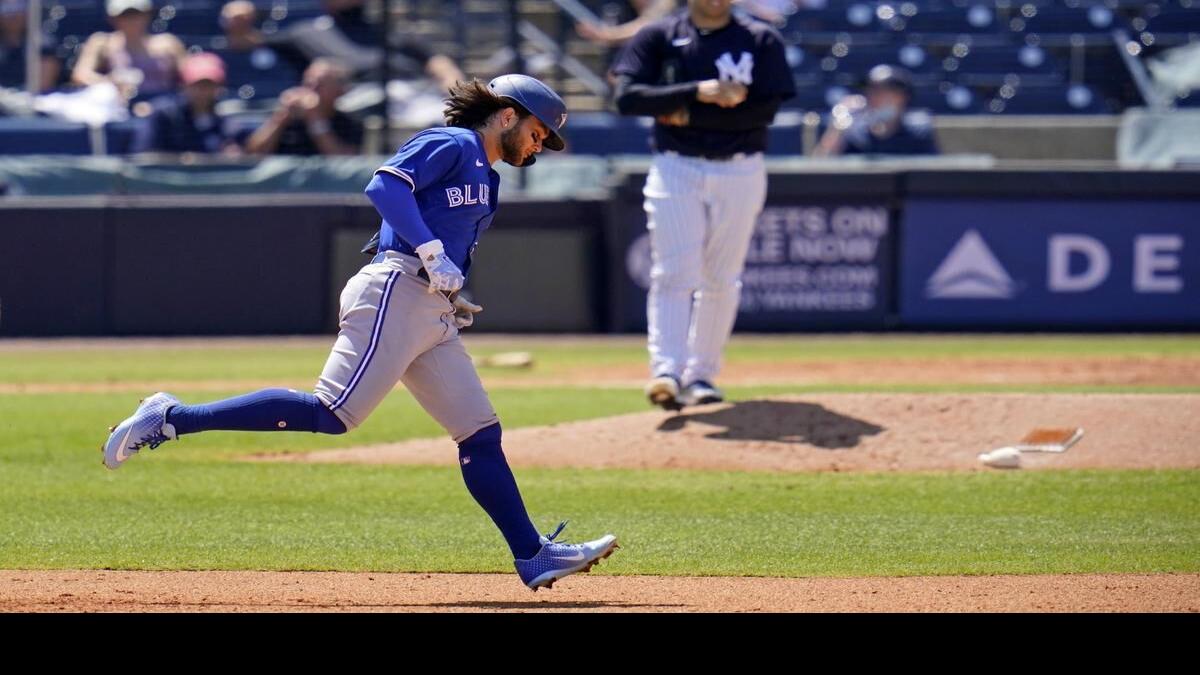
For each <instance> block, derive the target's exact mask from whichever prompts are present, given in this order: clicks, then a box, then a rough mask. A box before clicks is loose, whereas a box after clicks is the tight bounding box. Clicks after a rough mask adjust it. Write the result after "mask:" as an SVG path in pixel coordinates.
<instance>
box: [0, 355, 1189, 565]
mask: <svg viewBox="0 0 1200 675" xmlns="http://www.w3.org/2000/svg"><path fill="white" fill-rule="evenodd" d="M510 349H532V350H533V351H534V352H535V355H536V356H537V359H538V364H539V365H538V367H537V368H536V369H535V370H534V371H533V372H531V373H529V374H528V375H527V376H528V378H529V379H530V383H526V384H525V385H523V386H522V387H520V388H495V389H493V390H492V391H491V393H492V395H493V402H494V403H495V405H496V407H497V410H498V411H499V412H500V414H501V418H502V419H503V420H504V421H505V425H506V427H507V428H510V429H511V428H516V427H521V426H528V425H535V424H547V423H554V422H564V421H570V420H577V419H587V418H597V417H604V416H608V415H613V414H619V413H626V412H636V411H641V410H645V409H646V408H645V406H644V403H643V401H642V399H641V397H640V394H639V392H637V391H633V390H630V391H626V390H622V389H590V388H581V387H580V388H569V387H561V386H560V387H545V388H541V387H537V386H536V384H537V378H538V377H539V376H541V375H544V374H548V375H552V374H554V373H556V372H560V371H561V370H562V369H567V368H570V367H571V366H572V364H576V363H579V362H581V361H586V362H587V363H591V364H594V365H604V364H627V363H640V362H641V359H642V358H643V351H642V348H641V346H640V344H638V343H637V342H636V341H635V340H616V341H613V342H612V343H611V344H607V343H592V342H588V343H585V344H582V345H570V346H567V345H562V344H558V343H555V342H552V341H537V340H532V341H522V340H519V339H514V340H513V341H512V342H511V343H504V342H500V341H495V340H486V341H481V344H480V347H479V348H473V350H472V351H473V352H475V353H479V354H484V353H491V352H497V351H505V350H510ZM1084 354H1086V355H1091V356H1097V357H1105V356H1114V357H1128V356H1162V357H1178V358H1186V359H1194V358H1200V338H1196V337H1187V336H1185V337H1178V336H1172V337H1167V336H1164V337H1125V336H1122V337H1110V336H1105V337H1089V338H1076V337H1069V336H1063V337H1044V338H1042V337H1021V336H1013V337H954V338H946V337H936V338H912V337H910V338H870V337H830V338H803V339H786V338H771V339H739V340H736V341H735V343H734V344H733V345H732V348H731V350H730V352H729V362H730V366H731V367H735V366H736V364H737V363H739V362H743V361H745V362H749V361H763V360H768V361H796V360H804V359H826V360H830V359H847V360H851V359H852V360H856V361H858V360H862V361H869V360H872V359H895V358H898V359H903V358H929V357H931V356H941V357H945V358H957V357H985V356H986V357H988V358H997V359H1004V358H1014V359H1016V358H1021V359H1029V358H1039V357H1061V356H1063V355H1084ZM324 357H325V349H324V348H322V347H320V346H315V345H313V344H311V343H299V344H295V343H287V342H284V343H281V344H280V345H272V344H271V343H269V342H268V343H260V344H253V345H250V346H242V347H220V348H213V349H204V348H192V347H189V348H166V349H152V350H151V349H131V348H128V347H125V346H122V343H119V342H114V343H107V344H106V345H105V346H103V347H96V348H88V349H81V350H77V351H62V350H55V349H38V350H23V349H9V350H5V349H0V385H6V384H8V385H14V384H41V383H104V382H121V381H123V380H127V381H139V382H153V381H171V382H186V381H203V380H239V379H244V380H256V381H264V380H271V379H273V378H278V379H280V380H286V381H292V380H311V379H312V378H313V377H314V376H315V374H316V372H317V371H318V370H319V368H320V366H321V364H322V363H323V361H324ZM233 384H236V383H233ZM233 384H231V386H233ZM530 385H533V386H530ZM1014 389H1020V388H1014V387H1012V386H1006V387H988V386H978V387H974V386H972V387H961V386H949V385H947V386H944V387H943V386H937V385H928V386H924V387H921V388H903V387H900V388H897V387H887V388H884V387H869V386H868V387H863V386H855V387H841V386H838V385H830V386H827V387H811V386H809V387H787V386H773V387H769V388H753V389H751V388H733V389H730V390H729V394H730V396H731V398H734V399H740V400H747V399H752V398H755V397H759V396H763V395H767V394H778V393H788V392H800V393H802V392H806V391H815V390H820V391H838V390H854V391H864V390H866V391H872V390H874V391H895V390H909V391H922V390H928V391H968V390H977V391H1012V390H1014ZM1051 389H1057V390H1069V391H1090V390H1096V391H1119V390H1121V389H1119V388H1114V387H1111V386H1109V387H1102V388H1089V387H1084V386H1072V387H1066V388H1051ZM1159 389H1161V388H1155V387H1137V388H1129V389H1127V390H1128V391H1138V392H1143V391H1154V390H1159ZM1044 390H1045V389H1038V391H1044ZM1171 390H1174V391H1180V390H1182V391H1190V392H1200V383H1198V385H1197V387H1196V388H1182V389H1181V388H1179V387H1176V388H1173V389H1171ZM147 393H149V392H147ZM173 393H176V394H178V395H180V396H181V397H182V398H183V399H184V400H186V401H203V400H213V399H216V398H221V397H222V396H224V395H227V394H233V393H240V390H238V389H231V391H229V392H212V391H205V392H195V391H188V390H187V389H186V388H182V389H178V390H175V391H174V392H173ZM137 398H138V396H137V395H136V394H129V393H40V394H28V395H27V394H16V393H9V394H0V568H4V569H14V568H16V569H42V568H116V569H268V570H276V569H278V570H296V569H302V570H312V569H328V570H378V571H474V572H484V571H506V570H510V569H511V560H510V559H509V557H508V556H507V554H506V550H505V548H504V546H503V543H502V540H501V539H500V537H499V535H498V534H497V533H496V532H495V530H494V529H493V528H492V526H491V524H490V522H489V521H488V520H487V519H486V517H485V516H484V514H483V513H482V511H480V510H479V509H478V507H477V506H476V505H475V504H474V502H473V501H471V499H470V497H469V495H468V494H467V493H466V490H465V489H464V488H463V486H462V483H461V480H460V478H459V474H458V469H457V468H456V465H455V462H454V458H453V457H449V456H448V457H447V458H446V462H445V464H444V465H442V466H436V467H400V466H385V467H380V466H361V465H344V466H338V465H291V464H271V465H267V464H249V463H242V462H236V461H233V458H234V457H235V456H236V455H238V454H244V453H249V452H258V451H263V450H271V451H300V450H314V449H319V448H332V447H344V446H350V445H364V444H371V443H381V442H390V441H396V440H403V439H408V438H419V437H431V436H437V435H439V434H440V430H439V429H438V428H437V427H436V425H435V424H434V423H433V422H432V421H431V420H429V419H428V418H427V417H426V416H425V414H424V413H423V412H422V411H421V410H420V409H419V408H418V407H417V406H416V404H415V403H414V402H413V401H412V399H411V398H410V397H409V396H408V395H407V394H405V393H404V392H396V393H395V394H393V395H392V396H391V397H389V399H388V400H387V401H386V402H385V403H384V405H383V406H382V407H381V408H380V409H379V410H378V411H377V412H376V413H375V415H374V416H373V417H372V418H371V419H370V420H368V422H367V423H366V424H365V425H364V426H363V427H361V428H360V429H358V430H356V431H355V432H354V433H352V434H348V435H345V436H340V437H325V436H317V435H314V434H294V433H279V434H245V433H228V432H217V433H211V434H203V435H197V436H190V437H187V438H185V439H183V440H182V441H180V442H176V443H169V444H167V445H165V446H163V448H161V449H160V450H158V451H154V452H150V453H146V454H144V455H142V456H139V457H137V458H136V459H135V460H133V461H132V462H130V463H129V465H127V466H126V467H124V468H122V469H121V470H120V471H117V472H109V471H107V470H106V469H104V468H103V467H101V465H100V454H99V452H98V451H97V448H98V447H99V445H100V444H101V443H102V442H103V440H104V438H105V436H106V428H107V426H108V425H109V424H112V423H114V422H116V421H118V420H119V419H121V418H122V417H124V416H125V415H127V414H128V413H129V412H130V411H131V410H132V407H133V405H134V404H135V402H136V400H137ZM1197 402H1198V403H1200V396H1197ZM517 473H518V480H519V481H520V483H521V486H522V489H523V492H524V494H525V497H526V501H527V503H528V505H529V508H530V511H531V513H532V514H533V516H534V518H535V521H536V522H537V524H538V525H539V526H540V527H543V528H545V529H550V528H551V527H553V526H554V525H555V524H556V523H557V521H558V520H559V519H560V518H566V517H569V518H571V520H572V524H571V526H570V527H569V528H568V529H567V531H566V535H565V536H567V537H574V538H579V537H582V536H594V535H597V534H599V533H601V532H602V531H607V530H611V531H613V532H616V533H617V534H619V535H620V537H621V539H622V542H623V546H624V548H623V550H622V552H621V553H620V555H617V556H614V557H613V558H612V559H611V561H610V562H611V564H606V565H605V566H604V567H603V568H600V570H599V571H602V572H603V573H613V574H695V575H770V576H824V575H827V576H856V575H916V574H998V573H1081V572H1197V571H1200V507H1198V506H1197V505H1200V472H1197V471H1188V470H1174V471H1055V472H1049V471H1042V472H1027V473H1021V472H1011V473H1000V472H994V473H968V474H963V473H957V474H951V473H921V474H837V473H822V474H791V475H772V474H763V473H716V472H694V471H627V470H605V471H595V470H547V469H539V470H519V471H518V472H517Z"/></svg>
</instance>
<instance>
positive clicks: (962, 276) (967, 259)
mask: <svg viewBox="0 0 1200 675" xmlns="http://www.w3.org/2000/svg"><path fill="white" fill-rule="evenodd" d="M1020 290H1021V288H1020V285H1019V284H1017V283H1016V282H1015V281H1013V278H1012V277H1011V276H1009V274H1008V271H1007V270H1005V269H1004V266H1003V265H1001V264H1000V260H999V259H997V258H996V255H995V254H994V253H992V250H991V249H990V248H988V245H987V242H985V241H984V240H983V235H981V234H979V231H978V230H967V231H966V233H965V234H963V236H962V238H960V239H959V240H958V243H956V244H955V245H954V247H953V248H951V249H950V253H948V254H947V255H946V258H945V260H943V261H942V264H940V265H938V267H937V269H936V270H934V272H933V275H932V276H930V277H929V280H928V281H926V282H925V297H927V298H931V299H938V300H941V299H955V298H959V299H962V298H966V299H972V300H988V299H991V300H1010V299H1012V298H1013V296H1015V295H1016V294H1017V293H1018V292H1020Z"/></svg>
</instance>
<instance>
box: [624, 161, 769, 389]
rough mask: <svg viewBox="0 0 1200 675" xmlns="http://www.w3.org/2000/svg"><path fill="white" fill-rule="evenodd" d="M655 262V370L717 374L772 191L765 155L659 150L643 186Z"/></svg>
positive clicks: (651, 314)
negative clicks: (712, 156)
mask: <svg viewBox="0 0 1200 675" xmlns="http://www.w3.org/2000/svg"><path fill="white" fill-rule="evenodd" d="M642 195H643V196H644V197H645V201H644V203H643V204H644V207H645V210H646V216H647V227H648V229H649V230H650V245H651V252H652V258H653V267H651V270H650V294H649V296H648V297H647V301H646V318H647V321H648V324H649V331H648V347H649V351H650V371H651V374H652V375H656V376H657V375H663V374H670V375H674V376H676V377H678V378H680V380H682V382H683V383H684V384H685V385H686V384H688V383H691V382H694V381H696V380H710V381H711V380H712V379H714V378H715V377H716V375H717V373H718V372H719V371H720V368H721V352H722V350H723V349H724V347H725V343H726V342H728V340H729V335H730V333H731V332H732V331H733V322H734V319H735V318H736V316H737V307H738V299H739V295H740V292H741V287H742V284H741V280H740V277H741V274H742V268H743V266H744V265H745V262H746V251H747V249H748V248H749V246H750V237H751V235H752V234H753V232H754V224H755V222H756V220H757V218H758V214H759V213H760V212H761V211H762V208H763V205H764V203H765V202H766V196H767V173H766V165H765V163H764V162H763V156H762V155H761V154H753V155H749V156H745V157H739V158H735V159H732V160H729V161H714V160H707V159H702V158H696V157H685V156H682V155H678V154H675V153H658V154H655V155H654V164H653V166H651V168H650V173H649V175H648V176H647V177H646V186H645V188H644V189H643V191H642Z"/></svg>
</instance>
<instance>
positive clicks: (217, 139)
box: [132, 52, 240, 155]
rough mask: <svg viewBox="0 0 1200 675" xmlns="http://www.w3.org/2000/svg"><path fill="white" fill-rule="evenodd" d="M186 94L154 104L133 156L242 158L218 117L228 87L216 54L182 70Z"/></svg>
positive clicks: (194, 59) (189, 61) (188, 62)
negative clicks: (193, 154) (175, 154)
mask: <svg viewBox="0 0 1200 675" xmlns="http://www.w3.org/2000/svg"><path fill="white" fill-rule="evenodd" d="M179 76H180V79H182V80H183V91H181V92H179V93H178V94H172V95H170V96H165V97H162V98H159V99H155V101H154V111H153V112H152V113H151V114H150V116H149V117H148V118H147V119H146V121H145V124H144V126H143V127H142V129H141V131H140V133H139V134H138V136H137V138H136V139H135V140H134V144H133V150H132V151H133V152H199V153H218V152H220V153H224V154H227V155H237V154H240V150H239V148H238V145H237V143H236V142H235V140H234V138H233V137H232V135H230V133H229V132H228V130H227V129H226V126H225V121H224V120H223V119H222V118H221V116H220V115H218V114H217V110H216V108H217V99H218V98H219V97H220V96H221V91H222V87H223V86H224V84H225V64H224V63H222V62H221V58H220V57H219V56H217V55H216V54H212V53H207V52H204V53H200V54H193V55H191V56H189V57H187V58H186V59H184V61H183V65H181V66H180V67H179Z"/></svg>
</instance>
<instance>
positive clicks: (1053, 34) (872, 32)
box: [0, 0, 1200, 154]
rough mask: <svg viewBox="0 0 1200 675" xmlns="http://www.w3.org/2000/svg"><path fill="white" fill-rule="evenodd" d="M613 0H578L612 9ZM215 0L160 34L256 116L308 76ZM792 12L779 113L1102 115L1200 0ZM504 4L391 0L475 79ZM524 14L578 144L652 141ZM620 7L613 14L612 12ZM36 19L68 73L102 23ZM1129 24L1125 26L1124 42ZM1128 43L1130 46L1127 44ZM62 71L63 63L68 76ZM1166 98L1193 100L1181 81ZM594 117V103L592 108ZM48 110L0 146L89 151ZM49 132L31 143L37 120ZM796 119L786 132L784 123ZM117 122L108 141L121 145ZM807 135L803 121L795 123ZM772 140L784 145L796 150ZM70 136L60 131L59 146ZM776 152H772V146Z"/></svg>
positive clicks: (503, 18)
mask: <svg viewBox="0 0 1200 675" xmlns="http://www.w3.org/2000/svg"><path fill="white" fill-rule="evenodd" d="M607 1H608V0H586V1H585V2H583V3H582V4H583V5H585V6H587V7H589V8H590V9H591V10H593V11H594V12H596V13H597V14H598V15H604V13H605V4H606V2H607ZM221 4H222V3H221V2H220V0H159V2H157V3H156V14H155V18H154V21H153V23H152V26H151V30H152V31H153V32H162V31H170V32H172V33H174V34H176V35H179V36H180V37H181V38H182V39H183V40H184V42H185V43H186V44H187V45H188V48H189V50H191V51H199V50H206V51H214V52H216V53H217V54H218V55H220V56H221V57H222V59H224V61H225V63H226V65H227V70H228V86H227V89H228V94H227V95H228V97H229V98H230V99H231V100H233V101H236V102H238V106H237V111H238V112H239V113H242V114H245V115H247V117H246V118H245V119H246V122H245V123H246V124H247V125H251V124H253V123H255V122H256V120H257V119H258V118H255V117H254V116H253V112H254V111H265V110H269V109H270V108H271V106H272V105H273V101H274V99H275V97H277V96H278V95H279V94H280V92H282V91H283V90H285V89H287V88H288V87H290V86H293V85H294V84H295V83H296V82H297V81H298V79H299V72H297V70H296V68H295V67H294V66H292V65H290V64H289V63H287V62H286V61H285V60H284V59H281V58H279V55H278V54H276V53H275V52H274V51H272V50H271V49H269V48H267V47H263V48H261V49H255V50H252V51H241V52H235V51H233V50H230V49H228V48H227V46H226V45H225V42H224V37H223V35H222V27H221V24H220V21H219V14H220V9H221ZM254 4H255V6H256V7H258V9H259V11H260V21H261V30H262V32H263V33H264V34H268V35H270V34H273V33H276V32H277V31H280V30H282V29H285V28H286V27H287V26H289V25H291V24H292V23H294V22H297V21H301V20H312V19H314V18H316V17H319V16H321V14H322V12H323V10H322V5H321V2H320V0H254ZM796 4H797V5H801V4H803V5H804V8H798V9H796V10H795V11H794V12H792V13H790V14H788V15H787V16H786V17H785V18H784V19H783V20H782V21H781V22H780V23H779V26H778V27H779V30H780V32H781V34H782V35H783V36H784V38H785V40H786V42H787V43H788V57H789V62H790V63H791V65H792V67H793V71H794V76H795V78H796V82H797V85H798V89H799V95H798V96H797V97H796V98H795V99H793V100H791V101H789V102H787V104H786V105H785V109H786V110H789V111H795V112H797V113H801V114H803V113H817V114H821V115H824V114H826V113H827V112H828V109H829V107H830V105H832V104H833V103H835V102H836V101H837V100H839V99H840V98H841V97H842V96H844V95H845V94H846V93H848V92H850V91H853V90H854V89H855V88H856V87H857V86H858V85H859V84H860V83H861V81H862V78H863V76H864V75H865V73H866V72H867V71H868V70H869V69H870V68H871V67H872V66H874V65H877V64H880V63H892V64H896V65H902V66H904V67H905V68H907V69H908V70H909V71H910V72H911V73H912V75H913V83H914V107H916V108H926V109H928V110H929V111H931V112H932V113H934V114H935V115H954V116H964V115H966V116H969V115H1096V114H1119V113H1121V112H1123V111H1125V110H1127V109H1129V108H1131V107H1140V106H1145V105H1147V104H1148V103H1149V102H1148V101H1146V100H1144V98H1143V95H1142V88H1140V87H1139V86H1138V83H1137V81H1136V77H1137V76H1136V74H1135V73H1133V72H1131V66H1130V64H1129V58H1130V57H1132V59H1133V61H1134V62H1135V63H1138V62H1144V61H1145V60H1147V59H1150V58H1153V57H1154V56H1155V55H1156V54H1158V53H1160V52H1161V51H1162V50H1164V49H1168V48H1171V47H1176V46H1180V45H1186V44H1191V43H1195V42H1198V41H1200V0H899V1H897V0H824V1H823V2H822V1H820V0H816V1H813V0H810V1H809V2H805V3H796ZM508 5H509V3H508V2H505V1H504V0H444V1H433V0H393V2H392V3H391V6H392V7H393V10H394V11H395V14H394V15H393V24H392V26H393V30H400V31H407V32H411V33H412V34H414V35H417V36H419V37H420V38H422V39H423V40H426V41H428V42H429V43H430V44H433V45H436V46H437V48H438V49H439V50H441V52H442V53H447V54H451V55H452V56H454V57H455V58H456V59H458V60H459V62H460V63H461V64H462V67H463V70H464V71H465V72H467V73H469V74H471V75H475V76H479V77H489V76H491V75H494V74H496V73H498V72H501V71H505V70H510V69H511V68H512V67H513V65H514V57H515V56H516V55H515V54H514V53H513V51H512V49H511V48H510V46H509V44H508V41H509V36H510V34H511V32H512V31H511V30H510V29H509V26H508V19H509V9H508ZM518 6H519V9H520V20H521V21H522V22H523V24H528V27H530V28H531V30H532V31H535V32H536V33H540V34H541V35H544V36H548V37H549V38H550V39H551V43H552V46H553V45H557V46H556V47H554V49H550V50H549V51H548V50H547V48H546V47H545V46H544V45H542V46H539V43H538V42H537V41H536V40H531V39H529V38H528V35H530V34H533V33H529V32H524V33H522V34H523V35H526V36H527V37H526V40H525V44H524V45H523V46H522V48H521V50H520V53H519V55H520V56H521V58H522V61H523V63H524V64H525V66H526V70H527V71H528V72H531V73H532V74H534V75H537V76H539V77H542V78H544V79H546V80H548V81H550V82H551V83H552V84H554V85H555V86H556V87H557V88H559V90H560V91H563V92H564V93H565V95H566V98H567V100H568V103H569V105H570V106H571V108H572V110H578V111H580V113H584V112H587V113H589V115H588V116H584V115H582V114H580V115H578V116H576V117H573V120H572V127H573V129H572V131H573V138H574V139H575V140H574V143H573V150H574V151H575V152H580V153H585V154H586V153H594V154H613V153H618V152H643V151H644V149H645V129H644V127H643V126H642V125H638V124H631V123H629V122H627V121H621V120H618V119H616V118H615V117H610V115H609V112H608V110H609V109H608V108H607V105H608V104H607V101H606V99H605V92H604V91H602V90H598V89H597V87H596V86H595V84H594V83H591V84H590V83H589V81H588V78H585V77H582V76H581V74H580V73H578V72H577V71H572V70H571V69H569V68H567V67H565V66H564V61H565V60H568V59H570V60H574V61H575V62H578V63H581V64H584V65H585V66H586V67H587V68H588V69H590V71H591V73H592V74H593V76H594V79H595V80H596V81H602V80H603V73H604V72H605V69H606V66H607V63H606V62H605V59H606V58H608V52H607V50H606V49H603V48H599V47H597V46H596V45H593V44H589V43H587V42H586V41H585V40H582V39H580V38H579V36H577V35H576V34H575V33H574V30H573V25H574V19H573V18H572V17H571V16H570V15H569V14H568V13H566V12H564V11H563V10H562V9H561V8H560V7H559V6H558V5H557V4H556V3H555V2H554V1H553V0H522V2H520V3H518ZM609 13H610V14H611V12H609ZM42 25H43V29H44V31H45V32H46V33H47V34H48V35H49V36H51V39H52V40H53V41H54V43H55V44H56V45H57V50H58V51H57V53H58V55H59V56H60V57H61V58H62V59H63V61H64V68H63V72H64V74H65V73H69V72H70V70H71V67H72V66H73V65H74V59H75V58H76V57H77V55H78V51H79V47H80V45H81V44H82V42H83V41H84V40H86V38H87V36H88V35H89V34H90V33H92V32H93V31H96V30H106V29H108V23H107V20H106V17H105V15H104V9H103V2H102V0H46V2H45V3H44V5H43V22H42ZM1122 35H1124V36H1126V37H1125V38H1124V40H1123V39H1122V37H1121V36H1122ZM1123 52H1124V53H1123ZM64 77H65V75H64ZM1173 103H1174V104H1176V105H1179V106H1180V107H1187V106H1195V105H1198V104H1200V94H1191V95H1189V94H1188V93H1187V92H1183V93H1181V94H1179V95H1178V96H1177V97H1176V98H1175V99H1174V100H1173ZM592 113H594V114H592ZM56 124H58V123H56V122H54V121H53V120H47V119H41V120H37V121H29V120H26V121H15V120H11V119H7V120H4V121H2V122H0V151H3V152H4V153H9V154H19V153H21V152H28V151H30V149H31V148H32V149H35V150H36V149H39V148H40V149H41V151H43V152H63V153H91V152H96V151H97V147H96V146H97V145H98V144H97V143H87V142H84V143H81V142H80V139H81V138H83V137H86V134H85V135H84V136H81V135H80V132H79V129H78V125H75V124H69V123H62V124H61V133H57V132H54V131H52V130H54V129H57V128H58V127H56V126H55V125H56ZM34 128H36V129H39V130H41V131H40V133H43V134H45V136H44V142H42V143H40V144H39V143H35V144H33V145H30V144H29V143H28V142H27V135H28V134H29V133H30V129H34ZM792 131H793V130H789V131H788V134H791V133H792ZM122 133H123V132H113V133H112V134H109V135H110V136H113V139H111V140H110V142H106V143H103V145H104V149H105V150H106V151H107V152H109V153H113V152H119V151H120V148H122V147H125V144H124V143H122V142H121V139H122V138H124V136H123V135H122ZM796 135H797V136H798V135H799V132H796ZM788 138H789V141H788V142H783V143H775V144H773V146H772V147H773V148H778V150H777V151H778V152H780V153H794V152H798V150H796V148H795V147H794V145H795V144H793V143H791V141H790V136H789V137H788ZM60 141H61V142H60ZM773 151H774V150H773Z"/></svg>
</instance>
